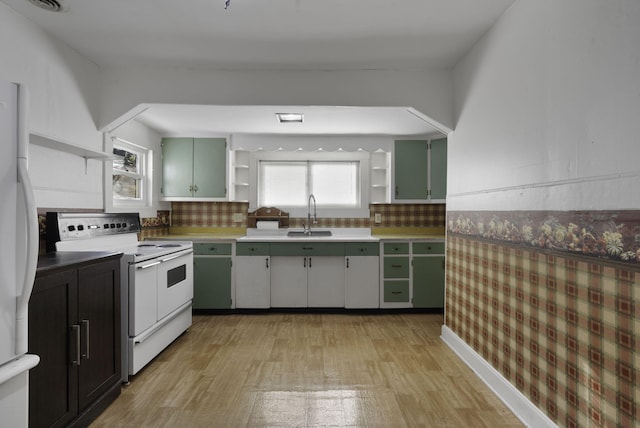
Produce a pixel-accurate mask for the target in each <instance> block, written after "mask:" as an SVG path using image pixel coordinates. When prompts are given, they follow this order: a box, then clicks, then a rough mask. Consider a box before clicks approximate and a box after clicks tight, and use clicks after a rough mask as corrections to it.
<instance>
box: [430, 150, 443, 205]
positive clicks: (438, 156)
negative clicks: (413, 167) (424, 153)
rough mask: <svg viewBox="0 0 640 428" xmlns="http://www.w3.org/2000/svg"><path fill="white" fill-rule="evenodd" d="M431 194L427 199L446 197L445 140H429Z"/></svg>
mask: <svg viewBox="0 0 640 428" xmlns="http://www.w3.org/2000/svg"><path fill="white" fill-rule="evenodd" d="M430 150H431V162H430V172H431V174H430V175H431V185H430V187H431V192H430V193H429V197H430V198H429V199H445V198H446V197H447V139H446V138H440V139H438V140H431V142H430Z"/></svg>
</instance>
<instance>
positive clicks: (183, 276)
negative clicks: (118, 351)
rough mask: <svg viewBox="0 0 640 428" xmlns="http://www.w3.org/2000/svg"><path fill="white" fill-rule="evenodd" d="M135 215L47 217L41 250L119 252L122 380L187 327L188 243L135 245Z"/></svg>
mask: <svg viewBox="0 0 640 428" xmlns="http://www.w3.org/2000/svg"><path fill="white" fill-rule="evenodd" d="M140 229H141V228H140V218H139V215H138V214H137V213H115V214H103V213H99V214H98V213H95V214H94V213H62V212H49V213H47V251H54V250H55V251H108V252H114V253H122V254H123V256H122V262H121V287H122V292H121V296H122V303H121V311H122V312H121V313H122V323H121V324H122V338H123V342H122V381H123V382H125V383H126V382H128V381H129V376H130V375H134V374H136V373H138V371H140V370H141V369H142V368H143V367H144V366H145V365H147V364H148V363H149V362H150V361H151V360H152V359H153V358H154V357H155V356H156V355H158V354H159V353H160V352H161V351H162V350H163V349H165V348H166V347H167V346H169V345H170V344H171V343H172V342H173V341H174V340H175V339H176V338H177V337H178V336H180V335H181V334H182V333H183V332H184V331H186V330H187V329H188V328H189V327H190V326H191V322H192V320H191V302H192V300H193V244H192V243H191V242H189V241H140V242H139V241H138V233H139V232H140Z"/></svg>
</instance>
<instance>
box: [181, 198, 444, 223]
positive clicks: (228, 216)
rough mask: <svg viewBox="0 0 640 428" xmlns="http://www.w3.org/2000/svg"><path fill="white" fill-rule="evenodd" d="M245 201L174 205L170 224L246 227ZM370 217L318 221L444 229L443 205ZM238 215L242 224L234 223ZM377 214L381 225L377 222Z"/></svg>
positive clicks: (385, 208) (379, 207)
mask: <svg viewBox="0 0 640 428" xmlns="http://www.w3.org/2000/svg"><path fill="white" fill-rule="evenodd" d="M248 209H249V204H248V203H246V202H173V203H172V204H171V225H172V226H175V227H219V228H226V227H247V211H248ZM369 209H370V217H369V218H322V217H321V218H318V227H332V228H341V227H356V228H357V227H374V226H375V227H443V228H444V226H445V205H444V204H372V205H370V206H369ZM234 214H239V215H240V219H241V221H238V222H236V221H234ZM375 214H380V215H381V223H375V222H374V219H375ZM304 221H306V218H291V219H290V222H289V226H290V227H294V228H301V227H302V223H303V222H304Z"/></svg>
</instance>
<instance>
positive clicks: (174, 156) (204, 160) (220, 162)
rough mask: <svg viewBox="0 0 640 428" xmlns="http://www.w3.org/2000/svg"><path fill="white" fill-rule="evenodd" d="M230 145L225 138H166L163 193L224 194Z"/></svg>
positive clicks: (178, 195)
mask: <svg viewBox="0 0 640 428" xmlns="http://www.w3.org/2000/svg"><path fill="white" fill-rule="evenodd" d="M226 195H227V149H226V140H225V139H224V138H163V139H162V196H163V197H164V198H165V199H166V198H225V197H226Z"/></svg>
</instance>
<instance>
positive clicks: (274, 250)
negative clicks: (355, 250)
mask: <svg viewBox="0 0 640 428" xmlns="http://www.w3.org/2000/svg"><path fill="white" fill-rule="evenodd" d="M271 255H272V256H344V243H337V242H336V243H333V242H272V243H271Z"/></svg>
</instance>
